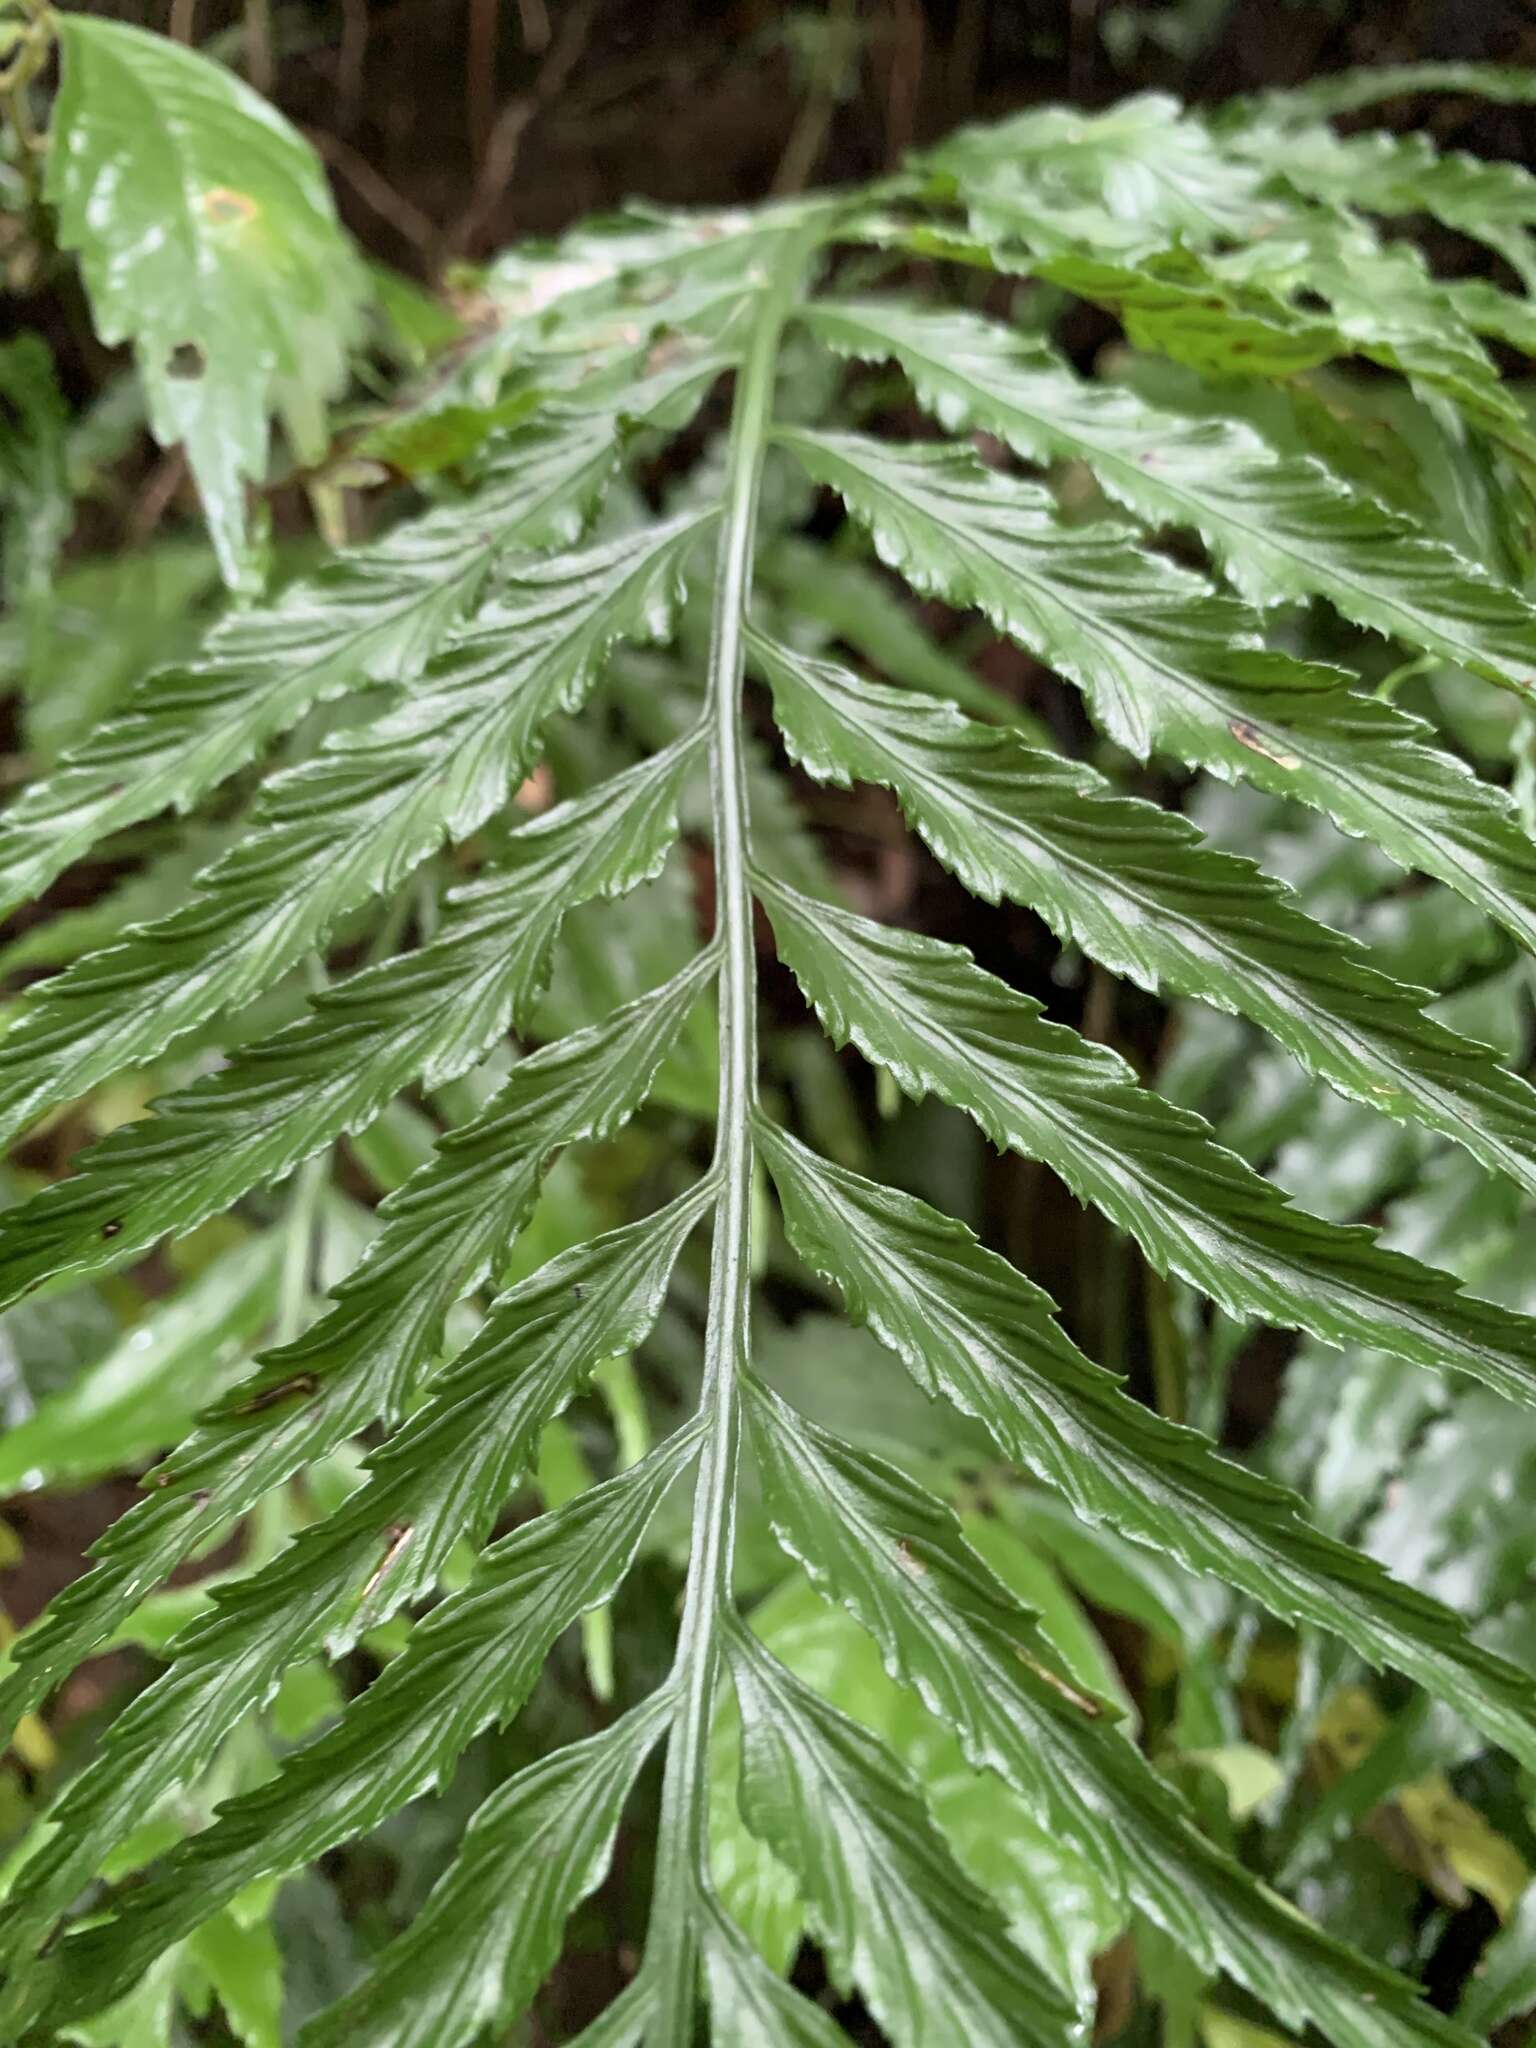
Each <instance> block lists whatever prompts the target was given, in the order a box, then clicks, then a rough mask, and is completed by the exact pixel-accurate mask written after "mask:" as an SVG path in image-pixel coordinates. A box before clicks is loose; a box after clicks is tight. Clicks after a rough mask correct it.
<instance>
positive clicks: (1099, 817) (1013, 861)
mask: <svg viewBox="0 0 1536 2048" xmlns="http://www.w3.org/2000/svg"><path fill="white" fill-rule="evenodd" d="M753 658H754V660H755V662H756V664H757V665H758V667H760V668H761V669H762V671H763V672H764V674H765V675H766V677H767V679H768V681H769V682H770V683H771V685H772V687H773V692H774V703H775V707H776V710H777V714H778V720H779V726H780V729H781V731H782V732H783V734H784V738H785V742H786V744H787V745H788V747H789V749H790V751H791V753H792V754H793V756H794V758H795V759H796V760H797V761H798V762H799V763H800V764H801V766H802V767H804V768H805V769H806V770H807V771H808V772H809V773H810V774H812V775H814V776H815V777H816V779H817V781H819V782H836V783H841V784H843V785H844V786H846V785H847V784H848V783H849V782H850V781H852V780H853V779H855V778H857V779H859V780H862V781H867V782H876V783H882V784H884V785H885V786H886V787H887V788H889V789H891V790H893V791H894V792H895V794H896V796H897V798H898V800H899V801H900V803H901V806H902V809H903V811H904V812H905V814H906V817H907V821H908V823H909V824H911V825H912V826H913V827H914V828H915V829H916V830H917V831H919V832H920V833H921V834H922V836H923V838H924V839H926V840H927V842H928V844H929V845H930V846H931V847H932V848H933V851H934V852H935V853H936V854H937V855H938V857H939V859H940V860H942V861H943V862H944V864H945V866H946V867H949V868H952V869H953V870H954V872H955V873H956V874H957V875H959V877H960V879H961V880H962V881H963V882H964V883H965V885H966V887H967V888H968V889H970V890H971V891H972V893H973V894H975V895H978V896H981V897H984V898H986V899H987V900H989V901H992V902H996V901H997V900H998V898H999V897H1000V896H1008V897H1011V898H1012V899H1013V900H1014V901H1015V902H1018V903H1023V904H1026V905H1027V906H1029V907H1030V908H1032V909H1034V910H1037V911H1038V912H1039V913H1040V915H1041V916H1042V917H1043V918H1044V919H1045V920H1046V922H1047V923H1048V924H1049V925H1050V926H1051V928H1052V930H1053V931H1054V932H1055V933H1056V934H1057V936H1058V937H1059V938H1061V939H1064V940H1072V941H1075V942H1076V943H1077V944H1078V945H1079V946H1081V947H1082V948H1083V950H1084V952H1086V953H1088V954H1090V955H1091V956H1092V957H1093V958H1094V959H1096V960H1099V961H1101V962H1102V963H1103V964H1104V965H1105V966H1106V967H1108V968H1110V969H1111V970H1112V972H1114V973H1116V974H1121V975H1125V976H1127V977H1128V978H1129V979H1130V980H1132V981H1135V982H1138V983H1140V985H1141V986H1142V987H1143V988H1150V989H1153V990H1155V989H1157V988H1158V987H1159V986H1162V985H1166V986H1168V987H1170V988H1173V989H1177V990H1178V991H1179V992H1180V993H1181V994H1184V995H1198V996H1202V997H1204V998H1205V1000H1206V1001H1208V1002H1214V1003H1217V1004H1219V1005H1220V1006H1221V1007H1222V1008H1224V1009H1232V1010H1237V1011H1241V1012H1243V1013H1244V1014H1246V1015H1247V1016H1250V1017H1252V1018H1253V1020H1254V1021H1255V1022H1256V1023H1259V1024H1262V1025H1263V1026H1264V1027H1265V1029H1266V1030H1268V1031H1269V1032H1270V1033H1271V1034H1272V1035H1273V1036H1274V1037H1275V1038H1277V1039H1278V1040H1279V1041H1280V1043H1281V1044H1282V1045H1284V1046H1285V1047H1287V1049H1288V1050H1289V1051H1290V1052H1292V1053H1293V1054H1294V1055H1295V1056H1296V1058H1297V1059H1299V1060H1300V1061H1301V1062H1302V1063H1303V1064H1304V1065H1305V1066H1307V1067H1309V1068H1311V1070H1312V1071H1313V1072H1314V1073H1316V1074H1318V1075H1320V1076H1321V1077H1322V1078H1324V1079H1326V1080H1329V1081H1331V1082H1333V1084H1334V1085H1335V1086H1336V1087H1338V1088H1339V1089H1341V1090H1342V1091H1343V1092H1344V1093H1346V1094H1349V1095H1353V1096H1355V1097H1356V1098H1357V1099H1359V1100H1361V1101H1364V1102H1368V1103H1370V1104H1371V1105H1372V1106H1373V1107H1374V1108H1377V1109H1381V1110H1384V1111H1386V1112H1387V1113H1388V1114H1391V1115H1396V1116H1399V1117H1412V1118H1416V1119H1418V1120H1419V1121H1421V1122H1423V1123H1425V1124H1427V1125H1428V1126H1429V1127H1430V1128H1432V1129H1434V1130H1438V1131H1441V1132H1443V1133H1444V1134H1445V1135H1446V1136H1448V1137H1451V1138H1454V1139H1455V1140H1456V1141H1457V1142H1458V1143H1461V1144H1464V1145H1466V1146H1467V1148H1468V1149H1469V1150H1470V1151H1471V1152H1473V1153H1474V1155H1475V1156H1476V1157H1477V1158H1479V1159H1480V1160H1481V1161H1482V1162H1483V1164H1484V1165H1485V1166H1489V1167H1492V1168H1493V1169H1494V1170H1495V1171H1497V1172H1504V1173H1507V1174H1509V1176H1510V1177H1511V1179H1513V1180H1516V1181H1518V1182H1519V1183H1520V1185H1521V1186H1523V1187H1525V1188H1527V1189H1529V1190H1530V1191H1531V1192H1533V1193H1536V1092H1533V1091H1532V1090H1531V1089H1530V1088H1528V1087H1527V1086H1526V1084H1525V1083H1524V1082H1521V1081H1519V1080H1517V1079H1516V1078H1515V1076H1513V1075H1512V1074H1508V1073H1506V1072H1505V1071H1504V1069H1503V1068H1502V1067H1500V1066H1499V1065H1498V1064H1497V1063H1496V1061H1495V1060H1494V1059H1493V1058H1492V1057H1491V1056H1490V1055H1489V1054H1488V1053H1487V1052H1486V1051H1485V1050H1484V1049H1483V1048H1481V1047H1478V1046H1475V1045H1473V1044H1471V1043H1469V1041H1467V1040H1466V1039H1462V1038H1458V1037H1457V1036H1456V1034H1455V1033H1454V1032H1451V1031H1448V1030H1446V1029H1445V1027H1444V1026H1442V1025H1439V1024H1437V1023H1435V1022H1434V1021H1433V1020H1432V1019H1431V1018H1429V1017H1427V1016H1425V1015H1424V1013H1423V1011H1422V1010H1421V1008H1420V1007H1419V1002H1418V1000H1417V999H1416V997H1415V995H1414V993H1413V992H1411V991H1409V990H1407V989H1404V988H1402V987H1401V986H1400V985H1399V984H1397V983H1395V982H1392V981H1390V980H1389V979H1388V978H1387V977H1386V976H1384V975H1382V974H1380V973H1378V971H1377V970H1376V969H1375V968H1374V967H1372V966H1371V964H1370V961H1369V958H1368V956H1367V955H1366V953H1365V951H1364V949H1363V948H1361V947H1358V946H1356V945H1354V944H1352V943H1351V942H1350V941H1348V940H1346V939H1343V938H1340V937H1339V935H1338V934H1337V933H1334V932H1331V931H1329V930H1328V928H1327V927H1326V926H1324V925H1320V924H1318V923H1316V922H1315V921H1314V920H1312V919H1310V918H1308V917H1307V916H1306V915H1305V913H1304V912H1302V911H1300V910H1298V909H1297V908H1296V907H1295V905H1294V904H1293V903H1291V902H1288V901H1287V898H1286V894H1285V892H1284V891H1283V890H1282V889H1281V888H1280V887H1279V886H1278V885H1277V884H1276V883H1274V882H1272V881H1271V880H1270V879H1269V878H1268V877H1267V876H1265V875H1263V874H1261V873H1260V872H1259V870H1258V869H1257V868H1255V867H1254V866H1253V865H1252V864H1251V863H1248V862H1245V861H1239V860H1237V859H1235V858H1232V857H1231V856H1227V855H1222V854H1217V853H1213V852H1212V851H1210V850H1209V849H1208V848H1204V847H1202V846H1201V844H1200V842H1199V835H1198V833H1196V832H1195V831H1194V830H1193V829H1192V828H1190V827H1188V826H1186V825H1184V824H1183V823H1182V822H1181V821H1180V820H1178V819H1175V818H1172V817H1170V816H1169V815H1168V813H1167V812H1166V811H1162V810H1159V809H1157V808H1156V807H1155V806H1152V805H1149V804H1139V803H1136V802H1134V801H1132V800H1131V799H1129V798H1126V797H1120V796H1115V795H1113V794H1112V793H1111V792H1110V791H1109V789H1108V787H1107V786H1106V785H1105V783H1104V782H1103V781H1102V780H1101V779H1100V778H1098V777H1097V776H1095V775H1094V774H1093V773H1092V771H1091V770H1088V769H1085V768H1083V767H1081V766H1079V765H1077V764H1069V763H1067V762H1064V761H1062V760H1061V759H1060V758H1059V757H1058V756H1055V755H1046V754H1040V753H1036V752H1034V751H1032V750H1031V749H1029V748H1027V747H1023V746H1021V745H1020V744H1019V743H1018V741H1017V740H1016V739H1014V738H1013V737H1012V736H1011V735H1009V734H1006V733H1001V732H998V731H996V730H994V729H993V728H990V727H986V726H979V725H974V724H971V723H970V722H968V721H967V720H966V719H964V718H963V717H962V716H961V715H960V714H959V713H958V712H946V711H944V710H942V709H940V708H938V707H933V708H930V707H928V706H926V705H923V704H921V703H914V702H913V700H912V698H911V697H910V695H907V694H904V693H903V692H900V691H895V690H882V689H881V688H879V687H878V685H875V684H871V683H867V682H864V681H863V680H862V679H861V678H859V677H857V676H855V675H852V674H850V673H849V672H848V671H847V670H846V669H841V668H837V667H835V666H833V665H832V664H830V663H826V662H815V661H812V660H809V659H806V658H803V657H798V656H796V655H794V654H793V653H792V652H791V651H790V650H789V649H787V648H784V647H783V646H776V645H774V644H772V643H769V642H768V641H766V640H763V639H761V638H758V639H756V640H755V641H754V642H753Z"/></svg>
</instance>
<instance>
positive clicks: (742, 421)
mask: <svg viewBox="0 0 1536 2048" xmlns="http://www.w3.org/2000/svg"><path fill="white" fill-rule="evenodd" d="M824 232H825V229H824V227H822V226H821V225H820V224H819V223H818V226H817V228H816V229H815V231H814V234H812V233H809V232H802V233H800V234H795V235H793V236H791V237H790V238H789V240H788V241H787V242H786V244H785V245H784V246H783V247H782V249H781V251H780V253H779V257H778V260H777V262H776V263H775V264H774V266H773V269H772V271H771V273H770V275H769V277H768V279H767V281H766V283H765V284H764V286H763V294H762V300H761V303H760V306H759V310H758V316H757V321H756V324H755V327H754V330H753V334H752V339H751V342H750V344H749V346H748V350H747V354H746V358H745V360H744V362H743V364H742V367H741V370H740V372H739V373H738V378H737V385H736V396H735V404H734V407H733V409H732V414H731V438H730V448H729V457H728V463H727V472H726V475H727V482H726V499H725V508H724V510H725V517H724V520H723V522H722V525H721V529H720V538H719V543H718V549H717V554H716V561H715V588H714V614H713V622H712V626H711V631H710V653H709V670H708V699H707V705H706V711H705V717H706V720H707V722H708V725H709V728H710V797H711V814H712V825H713V836H714V851H715V942H716V944H717V945H718V946H719V947H720V950H721V969H720V1041H719V1043H720V1097H719V1111H718V1119H717V1123H716V1139H715V1161H714V1168H713V1170H714V1172H715V1173H716V1174H717V1176H718V1177H719V1193H718V1195H717V1197H716V1202H715V1218H714V1238H713V1244H712V1248H711V1259H710V1312H709V1325H708V1331H707V1334H706V1338H705V1351H704V1386H703V1392H702V1394H701V1396H700V1414H701V1418H702V1420H703V1422H704V1425H705V1431H706V1434H705V1444H704V1451H703V1455H702V1459H701V1462H700V1467H699V1476H698V1485H697V1490H696V1492H695V1496H694V1509H693V1523H692V1532H691V1541H690V1547H689V1560H688V1582H687V1587H686V1590H685V1593H684V1596H683V1614H682V1621H681V1625H680V1627H679V1631H678V1643H677V1655H676V1659H675V1662H674V1665H673V1682H674V1683H675V1684H676V1686H677V1688H678V1705H677V1713H676V1718H675V1719H674V1721H673V1724H672V1732H671V1735H670V1737H669V1740H668V1744H667V1762H666V1775H665V1779H664V1782H663V1790H662V1809H661V1827H660V1835H659V1841H658V1846H657V1854H656V1879H655V1888H654V1892H653V1895H652V1904H651V1928H652V1936H651V1941H650V1944H649V1947H648V1952H647V1971H648V1973H649V1974H651V1975H652V1976H653V1978H654V1980H655V1982H656V1986H657V1993H658V1997H657V2008H656V2009H657V2014H658V2021H657V2025H658V2032H657V2036H656V2038H657V2039H659V2040H666V2041H675V2042H677V2043H678V2044H679V2048H684V2044H686V2043H688V2042H689V2041H691V2040H692V2039H693V2032H694V2020H695V2008H696V1996H697V1977H698V1933H697V1927H696V1924H695V1907H696V1904H697V1901H698V1899H699V1896H700V1894H701V1892H703V1891H704V1890H705V1889H706V1888H707V1883H708V1855H709V1842H708V1772H709V1742H710V1729H711V1725H712V1722H713V1718H714V1704H715V1694H716V1691H717V1689H718V1686H719V1680H720V1666H721V1627H720V1621H721V1615H722V1611H723V1610H724V1609H725V1607H726V1606H727V1604H728V1603H729V1600H730V1597H731V1565H732V1556H733V1551H734V1538H735V1518H736V1473H737V1465H738V1462H739V1457H740V1448H741V1397H740V1374H741V1369H742V1367H743V1366H744V1365H745V1363H746V1360H747V1354H748V1338H749V1323H750V1314H751V1288H752V1257H751V1255H752V1246H751V1234H752V1233H751V1213H752V1171H753V1143H752V1122H751V1119H752V1112H753V1109H754V1108H755V1106H756V1102H757V964H756V958H755V955H754V950H753V938H752V894H751V889H750V886H749V884H748V880H747V869H748V845H749V824H748V810H747V788H746V764H745V759H744V755H743V750H742V743H741V685H742V676H743V671H744V666H745V657H744V637H743V636H744V630H745V626H746V616H747V605H748V601H749V599H750V596H751V589H752V558H753V550H754V545H755V541H756V534H757V510H758V495H759V486H760V483H761V479H762V469H763V457H764V453H765V451H766V448H767V444H768V435H769V430H770V427H771V424H772V417H773V399H774V387H775V382H776V375H777V368H778V356H779V343H780V338H781V336H782V333H783V329H784V325H785V322H786V321H787V319H788V318H789V316H790V313H791V311H792V309H793V306H794V304H795V301H796V298H797V296H798V292H799V287H800V280H801V277H802V275H803V273H804V270H805V266H806V262H807V260H808V257H809V254H810V249H811V246H812V243H813V241H814V240H819V239H820V237H821V235H822V234H823V233H824Z"/></svg>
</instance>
